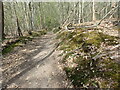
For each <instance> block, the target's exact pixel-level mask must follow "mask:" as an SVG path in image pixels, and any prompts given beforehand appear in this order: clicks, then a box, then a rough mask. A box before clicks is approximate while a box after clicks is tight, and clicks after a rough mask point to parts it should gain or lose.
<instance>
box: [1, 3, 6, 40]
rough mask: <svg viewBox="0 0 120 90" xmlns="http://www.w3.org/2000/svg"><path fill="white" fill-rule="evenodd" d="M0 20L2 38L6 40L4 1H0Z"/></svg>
mask: <svg viewBox="0 0 120 90" xmlns="http://www.w3.org/2000/svg"><path fill="white" fill-rule="evenodd" d="M0 20H1V21H0V37H1V39H4V35H5V34H4V8H3V2H2V1H0Z"/></svg>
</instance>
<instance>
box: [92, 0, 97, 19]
mask: <svg viewBox="0 0 120 90" xmlns="http://www.w3.org/2000/svg"><path fill="white" fill-rule="evenodd" d="M92 9H93V21H95V20H96V17H95V1H94V0H93V7H92Z"/></svg>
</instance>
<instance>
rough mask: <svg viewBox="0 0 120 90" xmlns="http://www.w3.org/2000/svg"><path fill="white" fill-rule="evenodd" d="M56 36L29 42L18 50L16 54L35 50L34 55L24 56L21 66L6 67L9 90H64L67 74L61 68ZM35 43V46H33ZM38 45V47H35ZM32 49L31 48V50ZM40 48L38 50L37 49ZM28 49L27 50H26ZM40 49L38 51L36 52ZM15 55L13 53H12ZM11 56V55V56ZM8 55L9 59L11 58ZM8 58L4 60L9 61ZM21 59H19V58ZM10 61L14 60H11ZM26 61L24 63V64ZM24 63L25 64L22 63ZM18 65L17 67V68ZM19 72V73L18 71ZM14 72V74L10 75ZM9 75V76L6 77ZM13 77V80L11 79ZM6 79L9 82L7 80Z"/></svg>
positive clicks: (51, 35)
mask: <svg viewBox="0 0 120 90" xmlns="http://www.w3.org/2000/svg"><path fill="white" fill-rule="evenodd" d="M56 42H57V41H56V40H55V35H54V34H53V33H48V34H46V35H44V36H43V37H41V38H37V39H35V40H33V41H32V42H29V44H27V46H24V47H22V48H19V49H20V50H19V49H18V48H17V50H18V52H17V50H16V49H15V50H16V52H15V50H14V52H15V53H16V54H18V53H19V54H20V52H21V51H26V52H27V51H28V49H31V48H32V50H33V52H32V53H26V54H23V53H21V54H22V55H23V59H21V60H19V63H20V64H18V65H17V64H15V65H13V67H12V66H11V67H10V66H9V68H5V67H4V69H5V70H4V75H5V76H6V77H5V76H4V79H5V80H4V81H5V83H6V84H7V87H8V88H15V87H16V88H17V87H18V88H64V87H66V86H67V84H68V82H67V80H66V76H65V72H64V71H63V69H62V67H61V57H59V54H60V53H61V52H60V51H57V50H55V48H56V45H57V44H56ZM32 43H33V44H32ZM35 43H37V45H34V44H35ZM31 44H32V45H31ZM30 47H31V48H30ZM36 47H38V48H36ZM25 49H27V50H25ZM36 49H38V50H37V51H34V50H36ZM11 54H13V53H11ZM11 54H10V55H11ZM10 55H8V57H10ZM8 57H6V58H4V60H5V59H7V58H8ZM18 58H19V57H18ZM9 60H12V58H10V59H9ZM23 61H24V62H23ZM25 61H26V62H25ZM22 62H23V63H22ZM16 65H17V66H16ZM16 70H18V71H16ZM10 72H14V73H13V74H12V73H11V74H8V73H10ZM6 74H8V75H6ZM9 77H11V78H9ZM6 78H7V79H8V80H6Z"/></svg>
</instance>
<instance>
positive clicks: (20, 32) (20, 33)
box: [13, 5, 23, 36]
mask: <svg viewBox="0 0 120 90" xmlns="http://www.w3.org/2000/svg"><path fill="white" fill-rule="evenodd" d="M13 7H14V11H15V16H16V23H17V30H18V35H19V36H23V34H22V31H21V28H20V24H19V20H18V16H17V12H16V9H15V5H14V6H13Z"/></svg>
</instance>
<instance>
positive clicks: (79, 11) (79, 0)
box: [78, 0, 81, 24]
mask: <svg viewBox="0 0 120 90" xmlns="http://www.w3.org/2000/svg"><path fill="white" fill-rule="evenodd" d="M80 15H81V13H80V0H79V5H78V23H79V24H80V23H81V22H80Z"/></svg>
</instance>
